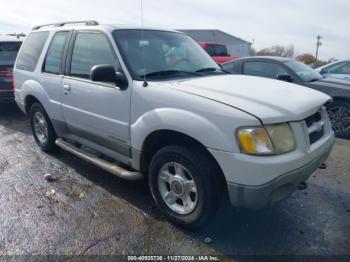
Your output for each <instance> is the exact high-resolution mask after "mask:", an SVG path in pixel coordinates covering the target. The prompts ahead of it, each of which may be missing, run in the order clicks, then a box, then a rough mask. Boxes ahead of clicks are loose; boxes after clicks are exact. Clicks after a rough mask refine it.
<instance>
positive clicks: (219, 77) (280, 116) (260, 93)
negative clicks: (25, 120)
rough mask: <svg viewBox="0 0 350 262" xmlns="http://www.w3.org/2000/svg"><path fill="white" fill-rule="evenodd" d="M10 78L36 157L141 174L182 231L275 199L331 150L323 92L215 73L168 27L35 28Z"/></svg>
mask: <svg viewBox="0 0 350 262" xmlns="http://www.w3.org/2000/svg"><path fill="white" fill-rule="evenodd" d="M14 75H15V85H16V101H17V103H18V105H19V107H20V108H21V110H23V112H25V113H26V114H28V115H29V118H30V124H31V128H32V131H33V135H34V138H35V141H36V142H37V144H38V145H39V147H40V148H41V149H42V150H43V151H44V152H50V151H54V150H55V148H56V146H58V147H59V148H62V149H64V150H66V151H68V152H70V153H72V154H74V155H76V156H78V157H80V158H82V159H84V160H86V161H89V162H91V163H93V164H95V165H97V166H98V167H100V168H102V169H104V170H107V171H109V172H111V173H113V174H115V175H117V176H118V177H121V178H124V179H129V180H135V179H139V178H143V177H145V178H147V179H148V182H149V187H150V191H151V194H152V197H153V199H154V200H155V202H156V204H157V205H158V207H159V208H160V209H161V210H163V212H164V213H165V215H166V216H167V217H168V218H169V219H170V220H171V221H172V222H174V223H175V224H178V225H181V226H184V227H187V228H194V227H200V226H202V225H204V224H205V222H206V221H208V219H209V218H210V216H211V215H212V214H214V213H215V210H216V209H217V208H218V207H220V205H221V203H222V201H224V200H225V198H227V199H229V200H230V201H231V203H232V204H233V206H236V207H245V208H252V209H260V208H264V207H268V206H272V205H274V204H276V203H278V202H280V201H281V200H283V199H285V198H287V197H288V196H289V195H290V194H292V193H293V191H295V190H296V189H297V188H298V187H299V185H300V184H301V183H304V182H305V181H306V180H307V179H308V178H309V177H310V175H311V174H312V173H313V172H314V171H315V170H316V169H317V168H318V167H319V166H320V165H322V164H323V163H324V162H325V160H326V159H327V157H328V156H329V154H330V151H331V149H332V146H333V143H334V132H333V131H332V129H331V124H330V120H329V117H328V115H327V111H326V110H325V107H324V105H325V104H326V103H327V102H329V101H330V100H331V98H330V97H329V96H328V95H326V94H323V93H321V92H318V91H315V90H312V89H308V88H305V87H302V86H298V85H293V84H289V83H284V82H280V81H275V80H269V79H261V78H255V77H246V76H234V75H230V74H227V73H225V72H224V71H222V69H221V68H220V67H219V66H218V65H217V64H216V63H215V62H214V61H213V60H212V59H211V58H210V56H209V55H208V54H207V53H206V52H205V51H204V50H203V49H202V48H201V47H200V46H199V45H198V44H197V43H196V42H194V40H192V39H191V38H190V37H188V36H186V35H185V34H183V33H180V32H177V31H171V30H162V29H146V28H137V27H126V26H112V25H99V24H98V23H97V22H95V21H82V22H71V23H69V22H66V23H59V24H50V25H44V26H37V27H34V28H33V30H32V32H31V33H30V34H29V35H28V37H27V39H26V40H25V42H24V44H23V46H22V48H21V50H20V53H19V55H18V58H17V61H16V66H15V69H14ZM130 190H132V189H130Z"/></svg>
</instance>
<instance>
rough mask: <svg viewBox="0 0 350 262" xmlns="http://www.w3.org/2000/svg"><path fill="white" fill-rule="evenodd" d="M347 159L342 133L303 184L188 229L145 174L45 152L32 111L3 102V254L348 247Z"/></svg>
mask: <svg viewBox="0 0 350 262" xmlns="http://www.w3.org/2000/svg"><path fill="white" fill-rule="evenodd" d="M349 159H350V141H345V140H337V142H336V146H335V148H334V150H333V152H332V155H331V157H330V159H329V160H328V162H327V164H328V169H326V170H318V171H317V172H316V173H315V174H314V175H313V176H312V177H311V178H310V179H309V181H308V188H307V190H305V191H298V192H296V193H294V194H293V195H292V196H291V197H290V198H289V199H288V200H286V201H284V202H283V203H281V204H279V205H278V206H276V207H274V208H271V209H267V210H263V211H247V210H235V209H233V208H230V207H223V208H222V210H220V212H219V213H218V215H217V217H216V218H215V219H213V220H212V221H211V223H210V224H209V225H208V226H207V227H206V228H204V229H202V230H200V231H198V232H187V231H184V230H181V229H179V228H177V227H175V226H173V225H171V224H170V223H168V222H167V221H166V220H165V219H164V218H163V217H162V215H161V214H160V213H159V212H158V211H157V210H156V208H155V206H154V204H153V201H152V199H151V196H150V193H149V191H148V188H147V183H146V182H145V181H138V182H128V181H124V180H121V179H119V178H117V177H115V176H113V175H111V174H108V173H106V172H104V171H103V170H101V169H99V168H97V167H94V166H92V165H90V164H88V163H86V162H84V161H82V160H80V159H78V158H76V157H74V156H72V155H70V154H69V153H66V152H63V151H59V152H58V153H56V154H55V155H48V154H45V153H43V152H41V151H40V150H39V149H38V147H37V146H36V145H35V143H34V141H33V138H32V135H31V132H30V129H29V125H28V121H27V119H26V117H25V116H24V115H23V114H21V113H20V112H19V110H18V109H17V108H16V107H15V106H10V107H9V106H6V107H5V106H0V210H1V212H0V221H1V224H0V255H81V254H86V255H101V254H103V255H114V254H119V255H120V254H127V255H132V254H146V255H180V254H181V255H184V254H191V255H199V254H201V255H203V254H205V255H226V256H229V257H234V258H235V259H238V260H240V259H239V256H244V255H350V239H349V236H350V174H349V173H350V172H349V171H350V161H349ZM45 174H51V175H54V176H58V177H59V179H58V180H57V181H55V182H51V183H50V182H48V181H46V180H45V178H44V176H45ZM208 237H209V238H210V239H208ZM208 242H209V243H208Z"/></svg>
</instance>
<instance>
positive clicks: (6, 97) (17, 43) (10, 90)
mask: <svg viewBox="0 0 350 262" xmlns="http://www.w3.org/2000/svg"><path fill="white" fill-rule="evenodd" d="M21 44H22V40H21V39H20V38H18V37H16V36H7V35H0V104H1V103H11V102H14V101H15V94H14V85H13V76H12V70H13V65H14V64H15V61H16V57H17V53H18V50H19V48H20V47H21Z"/></svg>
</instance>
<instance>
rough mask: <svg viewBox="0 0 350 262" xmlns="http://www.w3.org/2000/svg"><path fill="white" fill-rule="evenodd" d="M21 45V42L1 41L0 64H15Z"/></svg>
mask: <svg viewBox="0 0 350 262" xmlns="http://www.w3.org/2000/svg"><path fill="white" fill-rule="evenodd" d="M20 47H21V42H1V43H0V66H11V67H12V66H13V65H14V64H15V61H16V57H17V53H18V50H19V48H20Z"/></svg>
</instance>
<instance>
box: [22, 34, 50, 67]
mask: <svg viewBox="0 0 350 262" xmlns="http://www.w3.org/2000/svg"><path fill="white" fill-rule="evenodd" d="M48 35H49V32H36V33H31V34H30V35H29V36H28V37H27V38H26V40H25V41H24V43H23V47H22V49H21V51H20V53H19V55H18V60H17V64H16V68H17V69H21V70H25V71H31V72H33V71H34V70H35V67H36V65H37V63H38V60H39V57H40V54H41V51H42V49H43V47H44V45H45V42H46V39H47V37H48Z"/></svg>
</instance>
